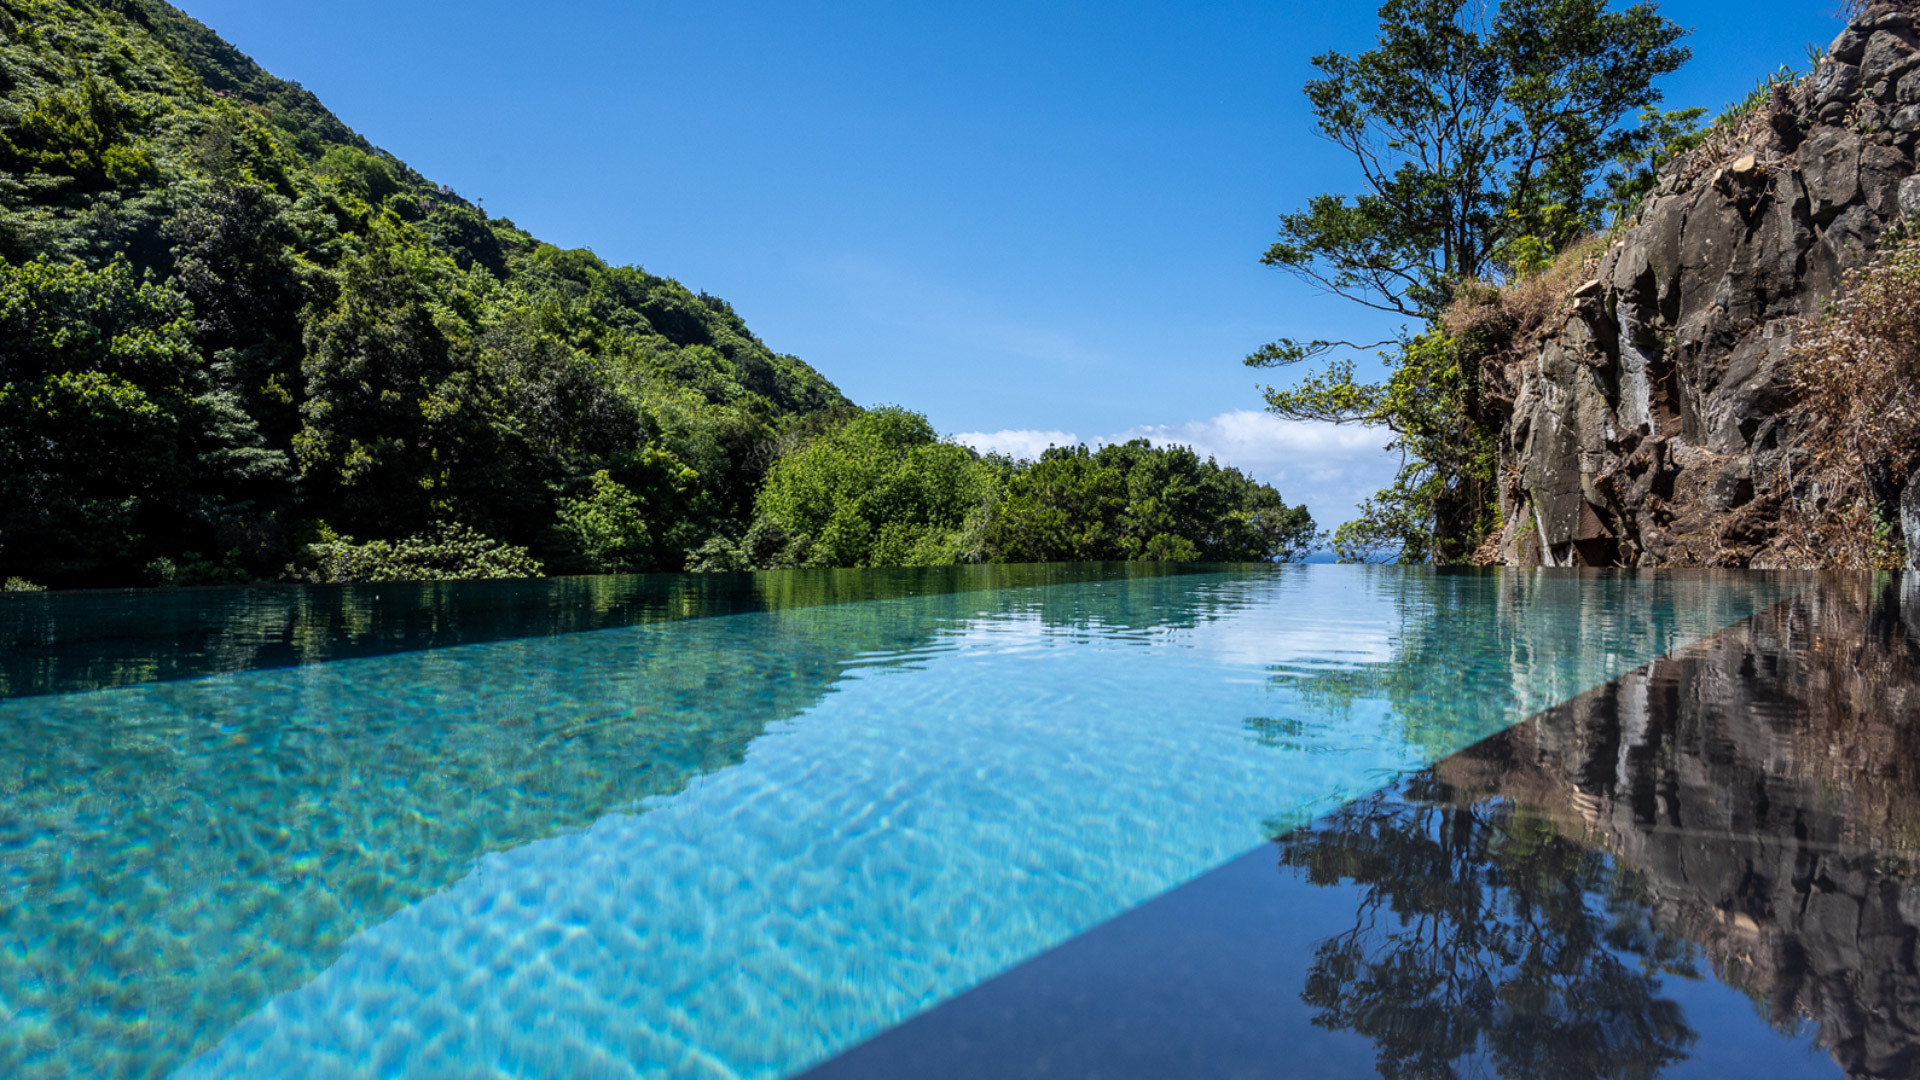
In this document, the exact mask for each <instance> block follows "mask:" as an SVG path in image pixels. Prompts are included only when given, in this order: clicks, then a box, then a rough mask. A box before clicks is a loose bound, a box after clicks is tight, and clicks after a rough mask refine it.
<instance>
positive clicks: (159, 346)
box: [0, 261, 202, 585]
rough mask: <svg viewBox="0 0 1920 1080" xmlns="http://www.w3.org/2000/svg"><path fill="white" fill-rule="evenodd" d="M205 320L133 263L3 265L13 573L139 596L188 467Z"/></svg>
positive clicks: (3, 539)
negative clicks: (196, 325)
mask: <svg viewBox="0 0 1920 1080" xmlns="http://www.w3.org/2000/svg"><path fill="white" fill-rule="evenodd" d="M191 320H192V308H191V306H190V305H189V304H188V303H187V301H186V299H185V298H184V297H182V296H181V295H180V294H179V293H178V292H176V291H174V290H173V289H171V288H168V287H166V286H164V285H157V284H154V283H153V282H151V281H146V282H143V281H141V280H139V279H138V278H136V277H135V276H134V273H133V270H132V268H131V267H129V266H128V265H127V264H126V263H125V262H115V263H113V264H112V265H110V266H108V267H106V268H105V269H103V270H101V271H98V272H93V271H89V270H87V269H86V268H85V267H83V266H80V265H78V264H74V263H54V262H44V261H35V262H31V263H28V264H26V265H25V266H19V267H14V266H8V265H6V264H4V263H0V567H4V569H5V573H6V574H7V575H13V574H18V575H19V576H21V577H25V578H28V579H30V580H33V581H38V582H43V583H46V584H52V585H70V584H77V583H81V582H88V583H99V584H107V583H112V584H135V583H138V581H139V572H140V568H141V567H142V566H143V565H144V563H145V562H146V560H147V558H148V557H149V556H150V555H151V554H152V553H153V547H154V545H153V544H152V543H151V542H150V541H151V537H152V533H153V532H154V530H155V529H156V528H164V527H165V525H166V522H165V520H164V519H165V516H166V515H165V514H164V512H163V511H164V509H165V508H167V507H168V506H169V505H170V501H171V497H172V496H173V495H174V494H175V493H176V492H177V491H178V489H179V487H180V485H181V484H182V482H183V480H184V478H185V474H186V472H187V470H188V468H189V460H188V458H189V456H190V455H189V454H188V452H187V450H186V447H185V445H184V442H185V439H186V438H187V436H188V433H189V432H190V430H191V429H192V426H193V423H194V420H195V419H196V418H195V416H194V412H195V409H194V404H195V398H196V396H197V394H198V391H199V390H200V389H201V382H202V376H201V370H200V357H199V354H198V353H197V352H196V351H195V350H194V347H193V337H192V330H191V327H192V321H191Z"/></svg>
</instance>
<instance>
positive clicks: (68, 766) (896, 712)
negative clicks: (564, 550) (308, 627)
mask: <svg viewBox="0 0 1920 1080" xmlns="http://www.w3.org/2000/svg"><path fill="white" fill-rule="evenodd" d="M950 587H951V584H950V582H949V584H948V585H947V586H942V588H940V589H929V590H926V591H922V592H920V593H919V594H918V595H904V596H894V597H891V598H886V599H879V600H869V601H856V602H848V603H825V604H815V605H812V606H801V607H784V608H779V607H768V608H766V609H763V610H748V611H736V612H734V613H732V614H725V615H719V616H716V617H710V618H697V619H686V620H679V621H659V622H646V623H641V624H638V625H623V626H615V627H611V628H608V629H602V630H593V631H587V632H579V633H565V634H557V635H552V636H542V637H520V638H508V639H505V640H488V641H482V642H479V643H475V644H467V645H458V646H452V647H442V648H433V649H424V650H418V651H400V652H388V653H386V654H385V655H373V656H362V657H358V658H351V659H339V660H333V661H331V662H325V663H313V664H304V665H300V666H291V667H282V668H266V669H258V668H255V669H246V670H234V671H227V672H224V673H221V674H215V675H206V676H201V677H192V678H176V679H174V680H173V681H167V682H150V683H137V684H134V685H125V686H117V687H113V688H110V689H103V690H93V691H84V692H69V693H39V694H38V696H33V697H21V698H14V699H11V700H6V701H0V794H3V795H4V798H5V800H6V801H5V803H4V804H0V805H4V807H5V813H4V814H0V890H4V891H3V892H0V897H3V898H4V904H3V905H0V1073H4V1074H5V1075H8V1076H21V1077H34V1078H38V1077H65V1076H129V1077H150V1076H151V1077H158V1076H169V1075H172V1076H178V1077H182V1078H194V1080H201V1078H215V1077H220V1078H225V1077H247V1078H250V1080H254V1078H264V1077H279V1076H286V1077H313V1078H323V1080H324V1078H336V1077H338V1078H347V1077H353V1078H362V1077H368V1078H371V1077H389V1076H422V1077H449V1078H454V1077H476V1078H477V1077H489V1078H492V1077H529V1078H531V1077H590V1078H597V1077H640V1076H647V1077H662V1076H671V1077H766V1078H773V1077H781V1076H786V1075H789V1074H791V1073H793V1072H795V1071H797V1070H799V1069H801V1068H804V1067H806V1066H808V1065H810V1064H813V1063H815V1062H818V1061H820V1060H822V1059H824V1058H825V1057H827V1056H829V1055H831V1054H833V1053H835V1052H836V1051H838V1050H841V1049H844V1048H846V1047H848V1046H850V1045H852V1044H854V1043H856V1042H858V1041H859V1040H862V1039H864V1038H867V1037H869V1036H871V1035H873V1034H875V1033H877V1032H879V1031H881V1030H883V1029H885V1028H887V1027H889V1026H890V1025H892V1024H895V1023H897V1022H899V1021H900V1020H902V1019H904V1018H906V1017H908V1016H911V1015H913V1014H915V1013H916V1012H919V1011H921V1010H923V1009H925V1008H927V1007H928V1006H930V1005H933V1004H935V1003H937V1002H939V1001H942V1000H944V999H946V998H949V997H951V996H952V995H954V994H956V993H958V992H960V991H962V990H965V989H967V988H968V987H970V986H973V985H975V984H977V983H978V982H980V981H981V980H982V979H985V978H987V977H990V976H992V975H994V974H996V973H998V972H1001V971H1003V970H1005V969H1007V968H1008V967H1010V966H1011V965H1013V964H1015V963H1018V962H1019V961H1021V960H1023V959H1025V958H1028V957H1031V956H1033V955H1035V954H1036V953H1038V952H1040V951H1042V950H1045V949H1047V948H1049V947H1051V946H1053V945H1056V944H1058V943H1060V942H1062V941H1064V940H1066V939H1068V938H1069V937H1072V936H1073V935H1075V934H1078V933H1080V932H1082V931H1085V930H1087V929H1088V928H1090V927H1093V926H1095V925H1097V924H1099V923H1101V922H1103V921H1105V920H1107V919H1110V918H1112V917H1113V916H1115V915H1117V914H1120V913H1121V912H1124V911H1126V910H1128V909H1129V908H1132V907H1134V906H1136V905H1138V904H1140V903H1141V902H1143V901H1145V900H1147V899H1150V898H1152V897H1154V896H1156V895H1159V894H1161V893H1164V892H1165V891H1167V890H1168V889H1170V888H1173V887H1175V886H1177V885H1179V884H1181V883H1183V882H1186V881H1188V880H1191V879H1193V878H1194V877H1196V876H1197V875H1199V874H1201V873H1203V872H1205V871H1206V870H1208V869H1210V868H1212V867H1215V866H1218V865H1220V864H1222V863H1224V862H1226V861H1228V860H1229V859H1231V858H1233V857H1234V856H1236V855H1239V854H1241V853H1243V852H1245V851H1247V850H1248V849H1249V848H1251V847H1253V846H1255V845H1257V844H1259V843H1260V842H1261V841H1262V840H1263V838H1265V837H1266V836H1268V835H1271V834H1272V833H1273V831H1274V830H1276V829H1278V828H1284V827H1285V826H1287V825H1290V824H1298V823H1302V822H1305V821H1307V820H1309V819H1310V818H1312V817H1314V816H1315V815H1317V814H1319V813H1322V812H1324V811H1327V810H1329V809H1331V808H1333V807H1335V806H1338V805H1340V804H1341V803H1343V802H1344V801H1346V800H1348V799H1351V798H1354V797H1357V796H1359V795H1362V794H1365V793H1367V792H1370V791H1373V790H1375V789H1377V788H1379V787H1381V786H1382V785H1383V784H1386V783H1389V782H1392V781H1393V780H1395V779H1396V778H1398V777H1400V776H1403V775H1405V774H1407V773H1408V772H1410V771H1412V770H1416V769H1419V768H1422V767H1424V766H1427V765H1429V764H1431V763H1433V762H1434V761H1436V760H1438V759H1440V758H1442V757H1445V756H1446V755H1448V754H1451V753H1453V752H1455V751H1457V750H1459V749H1461V748H1463V747H1465V746H1467V745H1469V744H1471V743H1473V742H1475V741H1477V740H1479V739H1481V738H1484V737H1486V736H1488V735H1490V734H1493V733H1495V732H1498V731H1500V730H1502V729H1504V728H1506V727H1507V726H1509V725H1512V724H1514V723H1516V722H1518V721H1520V720H1523V719H1525V718H1526V717H1527V716H1529V715H1531V714H1533V713H1535V712H1537V711H1539V710H1541V709H1544V708H1547V707H1549V706H1552V705H1555V704H1557V703H1559V702H1561V701H1564V700H1566V699H1568V698H1570V697H1572V696H1574V695H1576V694H1578V693H1580V692H1582V691H1585V690H1587V689H1590V688H1592V687H1594V686H1597V685H1599V684H1601V683H1604V682H1606V681H1608V680H1610V679H1613V678H1615V677H1617V676H1619V675H1621V674H1624V673H1626V672H1627V671H1630V670H1632V669H1634V668H1636V667H1638V666H1640V665H1642V664H1645V663H1647V662H1648V661H1650V660H1652V659H1654V658H1655V657H1658V656H1660V655H1662V654H1664V653H1666V652H1668V651H1671V650H1672V649H1674V648H1677V647H1679V646H1681V645H1684V644H1687V643H1689V642H1692V641H1695V640H1698V639H1700V638H1702V637H1704V636H1706V635H1709V634H1712V633H1713V632H1715V631H1717V630H1719V629H1721V628H1723V627H1726V626H1728V625H1730V624H1732V623H1734V622H1737V621H1739V620H1740V619H1743V618H1745V617H1746V616H1748V615H1750V614H1752V613H1754V612H1756V611H1758V610H1760V609H1762V608H1764V607H1767V606H1769V605H1771V604H1773V603H1775V602H1777V601H1778V600H1780V599H1782V598H1783V597H1785V596H1787V595H1789V594H1790V593H1791V592H1792V591H1794V589H1795V588H1797V586H1795V585H1793V584H1790V583H1787V582H1783V581H1777V580H1771V579H1765V578H1760V577H1723V576H1712V575H1704V574H1703V575H1667V576H1653V575H1646V576H1638V575H1628V574H1623V575H1576V574H1561V573H1551V572H1547V573H1533V574H1528V573H1505V574H1458V575H1454V574H1439V573H1433V572H1427V571H1399V570H1390V569H1379V568H1349V567H1310V568H1286V569H1270V568H1257V569H1241V570H1229V571H1222V572H1218V573H1207V574H1182V575H1172V576H1164V577H1138V576H1133V577H1104V578H1103V577H1101V576H1099V575H1090V576H1089V579H1087V580H1080V581H1073V582H1068V583H1064V584H1053V585H1042V586H1032V587H1010V588H988V589H978V590H974V591H942V589H944V588H950ZM896 591H898V590H896ZM905 591H908V592H914V591H916V590H911V589H909V590H905ZM481 636H483V637H484V636H485V635H481ZM161 667H164V665H156V670H157V669H159V668H161ZM43 689H44V688H43Z"/></svg>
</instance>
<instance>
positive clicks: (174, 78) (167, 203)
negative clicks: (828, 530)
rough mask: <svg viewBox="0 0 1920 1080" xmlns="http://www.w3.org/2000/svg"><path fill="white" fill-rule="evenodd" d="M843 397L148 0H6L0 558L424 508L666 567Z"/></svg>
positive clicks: (445, 527)
mask: <svg viewBox="0 0 1920 1080" xmlns="http://www.w3.org/2000/svg"><path fill="white" fill-rule="evenodd" d="M851 411H853V410H852V407H851V406H850V405H849V403H848V402H847V401H846V399H845V398H844V397H843V396H842V395H841V394H840V392H839V391H838V390H837V389H836V388H835V387H834V386H833V385H832V384H831V383H830V382H828V381H827V380H826V379H825V378H823V377H822V376H821V375H820V374H819V373H817V372H815V371H814V370H813V369H812V368H810V367H808V366H807V365H806V364H805V363H803V362H801V361H800V360H798V359H796V358H794V357H791V356H784V355H781V354H778V353H775V352H773V351H772V350H770V349H768V348H767V347H766V345H765V344H763V343H762V342H761V341H760V340H759V339H758V338H756V337H755V336H754V335H753V333H752V332H751V331H749V330H748V329H747V327H746V325H745V324H744V323H743V322H742V321H741V319H740V318H739V316H737V315H736V314H735V313H734V311H733V309H732V308H731V307H730V306H728V304H727V303H726V302H725V301H723V300H720V299H718V298H716V297H712V296H707V295H705V294H695V293H692V292H690V291H688V290H687V289H686V288H685V287H683V286H681V285H680V284H679V283H677V282H675V281H673V280H671V279H668V278H663V277H658V276H655V275H653V274H649V273H646V272H645V271H643V270H640V269H638V268H636V267H613V266H608V265H607V264H606V263H605V262H603V261H602V260H600V259H599V258H596V257H595V256H594V255H593V254H592V253H591V252H589V251H584V250H571V251H569V250H561V249H559V248H556V247H554V246H551V245H548V244H543V243H541V242H540V241H538V240H537V239H535V238H534V237H532V236H529V235H528V234H527V233H526V232H524V231H523V230H521V229H519V228H517V227H515V226H514V224H513V223H512V222H511V221H508V220H506V219H504V218H489V217H488V216H487V215H486V214H485V213H484V212H482V211H481V210H479V209H478V208H476V207H475V206H474V205H473V204H471V203H470V202H468V201H467V200H466V199H463V198H461V197H460V196H459V195H457V194H455V193H454V192H452V191H449V190H448V189H446V188H444V187H441V186H439V185H436V184H435V183H434V182H432V181H430V180H428V179H427V178H425V177H422V176H421V175H419V174H418V173H416V172H414V171H413V170H412V169H410V168H408V167H407V166H406V165H405V164H404V163H403V162H401V161H399V160H397V159H396V158H394V157H393V156H392V155H389V154H386V153H384V152H382V151H379V150H377V149H375V148H373V147H371V146H370V145H369V144H368V143H367V141H366V140H365V139H363V138H361V137H360V136H359V135H357V134H355V133H354V132H353V131H352V130H351V129H350V128H349V127H347V126H346V125H345V124H343V123H342V122H341V121H340V120H339V119H338V118H336V117H335V116H334V115H333V114H332V113H330V112H328V111H327V110H326V108H325V107H324V106H322V105H321V103H320V102H319V100H318V99H316V98H315V97H314V96H313V95H312V94H311V93H308V92H307V91H305V90H303V89H301V88H300V87H299V86H298V85H296V84H293V83H288V82H284V81H282V80H279V79H276V78H274V77H273V76H271V75H269V74H267V73H266V72H265V71H263V70H261V69H260V68H259V67H258V66H257V65H256V64H254V63H253V62H252V61H251V60H248V59H247V58H246V57H245V56H243V55H241V54H240V53H239V52H237V51H236V50H234V49H233V48H232V47H231V46H229V45H228V44H226V43H225V42H223V41H221V40H220V39H219V38H218V37H217V36H216V35H214V34H213V33H212V32H211V31H209V30H208V29H207V28H205V27H203V26H201V25H200V24H199V23H197V22H195V21H194V20H192V19H191V18H189V17H187V16H186V15H184V14H182V13H181V12H179V11H177V10H175V9H174V8H172V7H170V6H168V5H167V4H165V3H161V2H159V0H0V579H4V578H19V579H24V580H27V581H32V582H36V583H39V584H43V585H125V584H168V583H181V584H185V583H198V582H220V581H242V580H256V579H271V578H278V577H282V576H284V575H285V574H286V573H288V567H289V566H290V565H293V564H297V563H298V562H299V560H300V559H302V558H303V557H304V555H305V553H308V552H310V551H313V550H316V549H318V550H328V549H329V545H332V548H333V549H335V550H347V549H348V547H349V545H350V541H351V540H353V539H357V540H360V541H367V540H377V539H392V540H396V541H403V540H405V538H409V537H417V538H422V539H419V540H418V541H415V543H416V546H422V545H424V547H426V548H435V547H436V546H437V547H438V548H440V549H445V550H444V551H442V552H441V554H445V552H446V551H451V552H453V557H457V558H461V559H465V560H467V561H468V562H472V561H474V560H476V559H478V560H479V561H481V562H483V563H484V562H485V561H486V560H487V559H495V560H497V561H500V562H501V563H502V566H501V567H500V568H501V569H503V570H509V571H510V570H512V569H514V568H515V567H516V566H522V565H525V566H530V565H532V563H533V561H536V560H537V561H538V562H539V563H541V564H543V565H544V566H545V567H546V569H547V570H549V571H550V572H565V571H567V570H570V569H572V570H592V569H604V568H608V567H610V566H611V567H616V568H655V567H658V568H665V569H678V568H680V567H681V566H682V565H683V564H684V562H685V560H686V557H687V554H686V553H687V552H689V551H690V550H693V549H696V548H699V547H701V546H702V545H703V544H705V543H708V542H709V541H711V540H714V539H715V538H717V537H737V536H738V535H739V534H740V533H742V532H743V531H744V529H745V526H746V524H747V523H748V521H749V519H750V517H751V515H752V510H753V500H754V495H755V492H756V490H757V489H758V487H759V484H760V481H761V479H762V477H763V476H764V475H765V473H766V470H767V469H768V467H769V465H770V464H771V463H772V461H773V460H774V459H775V458H776V457H777V453H776V450H777V448H778V447H779V446H781V445H782V444H783V442H791V441H792V440H793V439H794V438H795V437H796V435H797V434H799V433H800V429H802V428H804V427H806V426H807V425H811V426H813V427H815V428H819V427H822V426H824V425H826V424H827V423H828V422H829V421H830V420H832V419H833V418H834V417H835V416H836V415H840V414H844V413H848V412H851ZM512 548H521V549H525V550H524V551H514V550H511V549H512ZM429 554H432V553H431V552H429Z"/></svg>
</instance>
